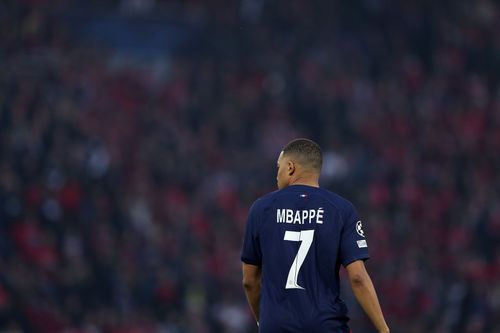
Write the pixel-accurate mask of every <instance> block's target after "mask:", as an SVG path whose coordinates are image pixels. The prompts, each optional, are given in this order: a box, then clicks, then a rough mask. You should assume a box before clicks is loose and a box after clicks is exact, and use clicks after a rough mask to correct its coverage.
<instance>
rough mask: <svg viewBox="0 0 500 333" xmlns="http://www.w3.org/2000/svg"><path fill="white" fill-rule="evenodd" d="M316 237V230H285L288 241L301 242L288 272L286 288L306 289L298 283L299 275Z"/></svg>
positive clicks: (285, 238)
mask: <svg viewBox="0 0 500 333" xmlns="http://www.w3.org/2000/svg"><path fill="white" fill-rule="evenodd" d="M313 238H314V230H302V231H289V230H287V231H285V237H284V238H283V239H284V240H286V241H292V242H301V243H300V247H299V251H298V252H297V255H296V256H295V259H294V260H293V263H292V267H290V271H289V272H288V278H287V279H286V285H285V289H305V288H303V287H301V286H299V284H298V283H297V279H298V277H299V271H300V267H301V266H302V264H303V263H304V260H305V259H306V256H307V253H308V252H309V249H310V248H311V244H312V242H313Z"/></svg>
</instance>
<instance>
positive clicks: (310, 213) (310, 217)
mask: <svg viewBox="0 0 500 333" xmlns="http://www.w3.org/2000/svg"><path fill="white" fill-rule="evenodd" d="M315 216H316V211H315V210H314V209H309V224H311V220H312V219H313V218H314V217H315Z"/></svg>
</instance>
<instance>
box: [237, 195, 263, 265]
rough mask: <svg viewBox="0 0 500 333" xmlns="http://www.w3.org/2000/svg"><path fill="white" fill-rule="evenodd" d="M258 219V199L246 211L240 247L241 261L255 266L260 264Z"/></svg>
mask: <svg viewBox="0 0 500 333" xmlns="http://www.w3.org/2000/svg"><path fill="white" fill-rule="evenodd" d="M259 220H260V209H259V205H258V201H256V202H255V203H254V204H253V205H252V207H250V212H249V213H248V220H247V224H246V228H245V237H244V239H243V247H242V249H241V261H243V262H244V263H247V264H252V265H255V266H260V265H261V262H262V252H261V248H260V241H259Z"/></svg>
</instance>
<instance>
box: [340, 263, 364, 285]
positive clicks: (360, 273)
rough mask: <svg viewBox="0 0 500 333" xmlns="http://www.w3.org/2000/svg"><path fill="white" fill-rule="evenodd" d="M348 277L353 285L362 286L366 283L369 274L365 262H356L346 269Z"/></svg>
mask: <svg viewBox="0 0 500 333" xmlns="http://www.w3.org/2000/svg"><path fill="white" fill-rule="evenodd" d="M345 268H346V271H347V275H348V276H349V281H350V282H351V285H360V284H363V283H365V281H366V279H367V277H368V272H367V271H366V267H365V262H364V261H363V260H355V261H353V262H351V263H350V264H348V265H347V266H346V267H345Z"/></svg>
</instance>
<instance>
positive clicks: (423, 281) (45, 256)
mask: <svg viewBox="0 0 500 333" xmlns="http://www.w3.org/2000/svg"><path fill="white" fill-rule="evenodd" d="M73 2H74V1H70V0H66V1H55V2H49V1H42V0H38V1H36V0H23V1H21V0H19V1H14V0H12V1H5V2H4V1H2V3H1V4H0V332H41V333H53V332H68V333H69V332H72V333H73V332H74V333H77V332H78V333H94V332H95V333H97V332H99V333H100V332H102V333H121V332H127V333H128V332H130V333H132V332H146V333H147V332H151V333H153V332H163V333H190V332H192V333H211V332H236V333H238V332H255V331H256V327H255V324H254V322H253V320H252V319H251V315H250V312H249V310H248V307H247V305H246V302H245V299H244V295H243V293H242V288H241V273H240V261H239V251H240V246H241V239H242V235H243V230H244V225H245V222H246V221H245V219H246V213H247V210H248V207H249V206H250V205H251V203H252V201H253V200H255V199H256V198H257V197H258V196H259V195H261V194H264V193H266V192H267V191H271V190H274V188H275V175H274V173H275V161H276V158H277V155H278V154H279V152H280V148H281V147H282V146H283V145H284V144H285V143H287V142H288V141H289V140H291V139H293V138H295V137H298V136H304V137H309V138H312V139H314V140H317V141H318V142H319V143H320V144H321V145H322V147H323V149H324V155H325V162H324V168H323V173H324V174H323V178H322V183H321V184H322V186H323V187H325V188H327V189H330V190H332V191H336V192H337V193H339V194H341V195H344V196H346V197H347V198H348V199H350V200H351V201H352V202H353V203H354V204H355V206H357V207H358V210H359V215H360V216H361V217H362V219H363V221H364V225H365V228H366V232H367V235H368V242H369V246H370V251H371V255H372V259H371V260H370V261H368V263H367V265H368V269H369V271H370V273H371V275H372V278H373V279H374V281H375V285H376V287H377V290H378V293H379V297H380V299H381V302H382V306H383V309H384V311H385V314H386V318H387V320H388V323H389V324H390V326H391V328H392V331H393V332H407V333H422V332H432V333H452V332H453V333H480V332H484V333H490V332H500V319H499V318H500V246H499V244H500V153H499V152H500V88H499V87H500V86H499V80H500V6H499V5H498V3H496V2H494V1H489V0H478V1H461V0H459V1H456V0H455V1H416V0H415V1H391V0H363V1H362V0H356V1H320V0H311V1H301V0H287V1H285V0H279V1H267V0H241V1H222V0H218V1H213V2H212V1H211V2H210V5H209V4H208V3H205V2H204V1H201V0H199V1H194V0H189V1H167V0H164V1H147V2H146V3H147V6H146V7H147V8H149V9H150V10H153V11H154V9H155V6H158V8H163V9H164V10H165V8H166V9H167V10H168V8H175V10H176V14H177V19H178V20H185V22H188V23H187V24H194V23H193V22H195V23H196V24H197V25H199V26H201V27H203V30H204V33H205V38H206V40H207V42H206V45H204V47H203V50H202V52H195V53H193V54H189V53H183V54H171V55H170V56H169V57H168V58H167V56H166V55H165V63H164V64H163V65H162V66H157V67H155V65H154V64H149V67H144V66H142V67H141V66H134V63H133V62H130V63H127V61H125V65H123V63H122V65H121V66H117V65H116V51H114V50H112V49H109V48H107V47H106V46H96V45H86V44H84V43H77V42H75V40H74V39H73V38H72V34H71V31H69V30H68V29H66V28H65V26H64V25H63V24H61V22H60V21H59V20H58V19H57V17H56V16H54V15H52V13H53V12H54V10H55V8H56V7H57V9H58V10H59V13H60V12H61V8H62V12H64V10H66V9H68V8H71V7H72V6H73ZM124 3H126V4H127V6H128V7H127V8H132V9H133V8H134V6H132V5H134V2H133V1H126V2H124ZM140 3H141V1H136V5H137V4H140ZM114 6H116V7H117V8H118V7H120V8H123V3H122V4H121V5H120V3H118V2H114ZM130 6H132V7H130ZM147 8H146V9H147ZM172 10H173V9H172ZM123 15H126V14H123ZM143 15H146V16H147V13H146V14H143ZM159 73H160V74H159ZM344 287H345V288H344V289H346V290H347V289H348V286H344ZM345 297H346V298H347V301H348V302H349V303H353V302H354V300H353V298H352V295H350V294H349V293H347V294H346V296H345ZM351 308H352V313H351V317H352V318H353V322H352V327H353V331H354V332H356V333H363V332H372V330H371V329H370V325H369V323H368V322H367V319H366V317H364V315H362V313H361V312H360V310H359V308H356V307H355V306H351Z"/></svg>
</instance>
